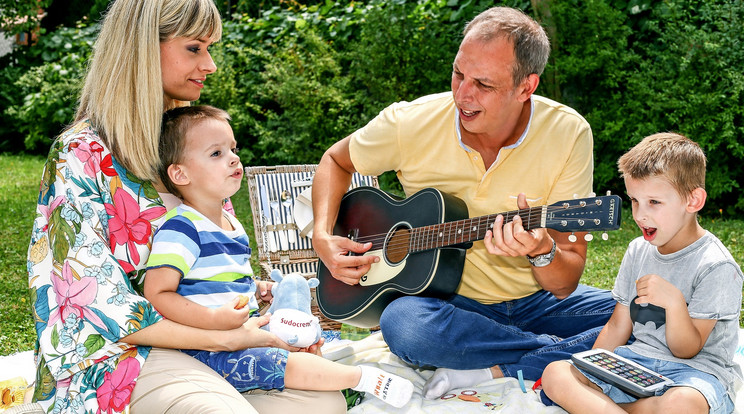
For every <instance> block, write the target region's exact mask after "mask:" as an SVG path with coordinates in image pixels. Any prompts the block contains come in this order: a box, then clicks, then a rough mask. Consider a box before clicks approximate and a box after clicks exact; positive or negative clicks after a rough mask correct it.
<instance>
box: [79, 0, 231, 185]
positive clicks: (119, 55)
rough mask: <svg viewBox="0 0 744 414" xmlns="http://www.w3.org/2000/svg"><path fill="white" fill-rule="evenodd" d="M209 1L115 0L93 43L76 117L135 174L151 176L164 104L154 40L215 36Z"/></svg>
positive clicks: (215, 14) (215, 17)
mask: <svg viewBox="0 0 744 414" xmlns="http://www.w3.org/2000/svg"><path fill="white" fill-rule="evenodd" d="M221 36H222V22H221V19H220V15H219V11H218V10H217V8H216V7H215V5H214V3H213V1H212V0H116V1H114V2H113V4H112V5H111V7H110V8H109V10H108V12H107V13H106V17H105V18H104V20H103V23H102V24H101V31H100V33H99V35H98V38H97V40H96V43H95V45H94V47H93V56H92V58H91V60H90V63H89V66H88V73H87V75H86V77H85V84H84V86H83V90H82V92H81V96H80V105H79V107H78V110H77V114H76V120H78V121H79V120H81V119H84V118H88V119H90V122H91V124H92V126H93V128H95V129H96V131H97V132H98V134H99V135H100V136H101V139H102V140H103V142H104V143H105V144H106V145H107V146H108V148H109V150H110V151H111V152H112V154H113V156H114V157H115V158H116V160H117V161H118V162H119V163H120V164H121V165H122V166H124V168H126V169H127V170H129V171H130V172H131V173H132V174H134V175H135V176H137V177H139V178H141V179H146V180H150V181H157V178H158V175H157V167H158V165H159V164H160V161H159V158H158V139H159V136H160V123H161V120H162V116H163V111H164V110H166V109H170V108H173V107H177V106H184V105H188V102H180V101H175V102H171V103H169V105H168V108H166V103H165V100H164V96H163V81H162V76H161V75H162V73H161V68H160V42H163V41H166V40H169V39H172V38H174V37H187V38H209V39H213V40H215V41H216V40H219V38H220V37H221Z"/></svg>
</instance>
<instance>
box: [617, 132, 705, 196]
mask: <svg viewBox="0 0 744 414" xmlns="http://www.w3.org/2000/svg"><path fill="white" fill-rule="evenodd" d="M705 165H706V160H705V153H704V152H703V150H702V148H700V146H699V145H698V144H697V143H696V142H694V141H692V140H691V139H689V138H687V137H685V136H683V135H680V134H675V133H672V132H662V133H658V134H654V135H650V136H648V137H646V138H644V139H643V140H642V141H641V142H639V143H638V144H637V145H636V146H634V147H633V148H631V149H630V151H628V152H626V153H625V154H624V155H623V156H622V157H620V159H619V160H618V162H617V166H618V170H619V171H620V174H621V176H622V177H623V178H625V177H628V178H632V179H634V180H643V179H646V178H650V177H656V176H660V177H664V178H665V179H666V180H668V181H669V183H670V184H671V185H672V186H673V187H674V189H675V190H676V191H677V193H679V195H681V196H682V197H687V196H689V195H690V194H691V193H692V191H693V190H694V189H696V188H702V189H705Z"/></svg>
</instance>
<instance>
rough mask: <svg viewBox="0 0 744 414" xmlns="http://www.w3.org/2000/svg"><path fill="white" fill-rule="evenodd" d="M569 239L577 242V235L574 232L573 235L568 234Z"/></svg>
mask: <svg viewBox="0 0 744 414" xmlns="http://www.w3.org/2000/svg"><path fill="white" fill-rule="evenodd" d="M568 241H570V242H571V243H575V242H576V235H575V234H574V233H571V235H570V236H568Z"/></svg>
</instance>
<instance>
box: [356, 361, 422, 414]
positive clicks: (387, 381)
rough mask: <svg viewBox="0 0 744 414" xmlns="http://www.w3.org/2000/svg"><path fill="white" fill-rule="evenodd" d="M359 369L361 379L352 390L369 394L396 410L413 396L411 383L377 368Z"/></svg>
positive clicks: (362, 367) (362, 366)
mask: <svg viewBox="0 0 744 414" xmlns="http://www.w3.org/2000/svg"><path fill="white" fill-rule="evenodd" d="M359 368H361V369H362V377H361V378H360V379H359V384H358V385H357V386H356V387H352V389H355V390H357V391H364V392H366V393H370V394H372V395H374V396H375V397H377V398H379V399H381V400H382V401H385V402H386V403H388V404H390V405H392V406H393V407H396V408H400V407H402V406H404V405H406V403H407V402H408V400H410V399H411V394H413V383H411V381H409V380H407V379H405V378H402V377H399V376H397V375H393V374H391V373H389V372H385V371H383V370H381V369H379V368H375V367H370V366H367V365H360V366H359Z"/></svg>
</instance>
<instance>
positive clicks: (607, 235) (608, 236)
mask: <svg viewBox="0 0 744 414" xmlns="http://www.w3.org/2000/svg"><path fill="white" fill-rule="evenodd" d="M609 239H610V235H609V234H607V233H606V232H605V233H602V240H604V241H607V240H609Z"/></svg>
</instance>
